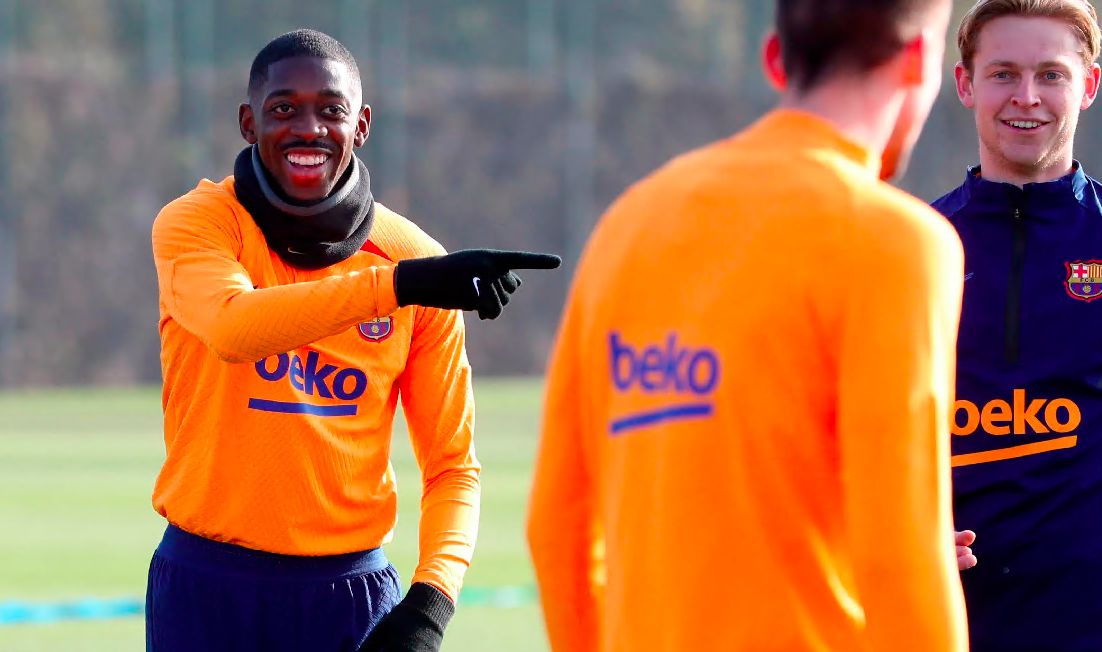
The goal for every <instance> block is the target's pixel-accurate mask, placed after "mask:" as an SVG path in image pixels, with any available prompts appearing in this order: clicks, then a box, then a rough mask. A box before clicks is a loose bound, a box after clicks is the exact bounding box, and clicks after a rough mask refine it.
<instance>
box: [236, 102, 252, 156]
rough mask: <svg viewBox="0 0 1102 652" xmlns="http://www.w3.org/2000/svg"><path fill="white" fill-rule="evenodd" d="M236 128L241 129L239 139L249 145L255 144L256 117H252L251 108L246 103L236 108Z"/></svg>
mask: <svg viewBox="0 0 1102 652" xmlns="http://www.w3.org/2000/svg"><path fill="white" fill-rule="evenodd" d="M237 126H238V127H239V128H240V129H241V137H242V138H244V139H245V142H246V143H248V144H250V145H255V144H256V117H255V116H254V115H253V107H252V106H251V105H250V104H249V103H248V102H242V103H241V106H239V107H237Z"/></svg>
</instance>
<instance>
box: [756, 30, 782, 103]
mask: <svg viewBox="0 0 1102 652" xmlns="http://www.w3.org/2000/svg"><path fill="white" fill-rule="evenodd" d="M781 52H782V51H781V38H780V37H779V36H777V33H776V32H775V31H771V32H769V33H768V34H766V36H765V42H764V43H763V44H762V48H761V65H762V69H763V70H764V71H765V79H766V81H768V82H769V85H770V86H772V87H773V90H775V91H777V92H782V91H784V89H785V88H786V87H787V86H788V76H787V75H786V74H785V72H784V60H783V58H782V57H781Z"/></svg>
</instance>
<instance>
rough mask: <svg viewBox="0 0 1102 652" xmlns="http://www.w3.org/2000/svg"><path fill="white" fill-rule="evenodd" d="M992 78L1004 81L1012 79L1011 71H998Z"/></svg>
mask: <svg viewBox="0 0 1102 652" xmlns="http://www.w3.org/2000/svg"><path fill="white" fill-rule="evenodd" d="M991 78H992V79H1003V80H1005V79H1010V71H1009V70H997V71H995V72H994V73H992V74H991Z"/></svg>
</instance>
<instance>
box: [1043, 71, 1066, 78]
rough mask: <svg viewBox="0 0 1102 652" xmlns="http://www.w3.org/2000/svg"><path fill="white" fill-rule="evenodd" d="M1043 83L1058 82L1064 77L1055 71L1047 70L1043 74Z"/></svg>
mask: <svg viewBox="0 0 1102 652" xmlns="http://www.w3.org/2000/svg"><path fill="white" fill-rule="evenodd" d="M1044 78H1045V81H1060V80H1061V79H1063V78H1064V75H1063V74H1061V73H1059V72H1056V71H1055V70H1049V71H1048V72H1046V73H1045V74H1044Z"/></svg>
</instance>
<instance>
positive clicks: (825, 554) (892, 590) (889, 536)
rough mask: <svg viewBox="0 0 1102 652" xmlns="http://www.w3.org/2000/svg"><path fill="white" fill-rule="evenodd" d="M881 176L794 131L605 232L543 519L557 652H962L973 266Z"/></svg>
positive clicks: (770, 122) (554, 373) (582, 313)
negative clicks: (960, 476)
mask: <svg viewBox="0 0 1102 652" xmlns="http://www.w3.org/2000/svg"><path fill="white" fill-rule="evenodd" d="M877 165H878V164H877V162H876V160H875V159H874V158H873V157H872V156H871V155H870V153H869V152H867V151H865V150H863V149H862V148H860V147H858V146H856V145H854V144H852V143H850V142H848V141H847V140H846V139H845V138H844V137H843V136H842V135H841V134H840V133H839V132H837V131H836V130H835V129H834V128H833V127H832V126H831V125H829V124H828V123H826V122H825V121H822V120H820V119H818V118H815V117H813V116H811V115H809V114H804V113H800V112H796V111H788V110H781V111H776V112H774V113H772V114H770V115H768V116H766V117H765V118H763V119H762V120H761V121H760V122H758V123H757V124H756V125H754V126H752V127H751V128H749V129H748V130H746V131H745V132H743V133H741V134H739V135H737V136H735V137H732V138H730V139H727V140H724V141H722V142H718V143H715V144H712V145H710V146H707V147H704V148H703V149H700V150H698V151H695V152H693V153H690V154H687V155H685V156H683V157H681V158H679V159H676V160H674V161H673V162H671V163H669V164H668V165H666V166H665V167H664V168H662V169H660V170H659V171H657V172H656V173H654V174H653V175H652V176H650V177H649V178H647V179H645V180H644V181H642V182H640V183H639V184H637V185H635V186H634V187H633V188H631V189H630V190H629V191H628V192H626V193H625V195H624V196H623V197H621V198H620V199H619V200H618V201H617V202H616V203H615V204H614V205H613V206H612V207H611V209H610V210H609V211H608V212H607V214H606V215H605V216H604V217H603V218H602V219H601V221H600V223H599V225H598V226H597V228H596V230H595V232H594V234H593V236H592V239H591V241H590V243H589V245H588V247H587V248H586V251H585V253H584V255H583V257H582V260H581V262H580V264H579V268H578V271H577V276H576V278H575V280H574V284H573V288H572V290H571V293H570V296H569V299H568V302H567V306H566V310H565V315H564V319H563V322H562V325H561V327H560V330H559V334H558V338H557V342H556V345H555V348H554V352H553V354H552V356H551V363H550V371H549V378H548V387H547V394H546V403H545V417H544V421H543V434H542V439H541V444H540V449H539V457H538V462H537V468H536V474H535V479H534V486H533V490H532V497H531V507H530V514H529V522H528V536H529V542H530V546H531V552H532V559H533V562H534V565H535V570H536V574H537V578H538V581H539V588H540V596H541V600H542V603H543V610H544V613H545V617H546V621H547V627H548V632H549V635H550V640H551V646H552V649H553V650H555V652H583V651H584V652H593V651H596V650H600V651H620V650H622V651H625V652H626V651H629V650H630V651H637V650H648V651H670V652H674V651H676V652H682V651H684V650H755V651H762V650H785V651H795V650H819V651H827V650H830V651H833V652H838V651H842V650H845V651H846V652H853V651H859V650H885V651H887V650H890V651H892V652H906V651H908V650H915V651H920V650H921V651H922V652H930V651H932V650H937V651H938V652H947V651H956V650H964V649H966V647H967V643H966V633H965V632H966V630H965V626H964V603H963V597H962V594H961V589H960V580H959V576H958V573H957V570H956V557H955V551H954V547H953V532H952V527H951V525H952V524H951V514H950V499H949V496H950V471H949V410H950V406H951V405H952V404H953V390H952V388H953V386H954V363H955V360H954V356H955V353H954V351H955V342H956V328H957V323H958V320H959V315H960V300H961V290H962V284H963V280H962V276H963V264H962V258H963V254H962V251H961V245H960V241H959V239H958V238H957V237H956V235H955V233H954V232H953V230H952V229H951V228H950V227H949V225H948V224H947V223H946V222H945V220H944V219H943V218H942V217H941V216H940V215H938V214H937V213H935V212H934V211H933V210H932V209H930V208H929V207H928V206H926V205H925V204H924V203H922V202H920V201H918V200H917V199H915V198H913V197H911V196H909V195H906V194H905V193H903V192H902V191H899V190H897V189H894V188H892V187H890V186H889V185H887V184H885V183H883V182H881V181H879V180H878V178H877V174H878V168H877Z"/></svg>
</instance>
